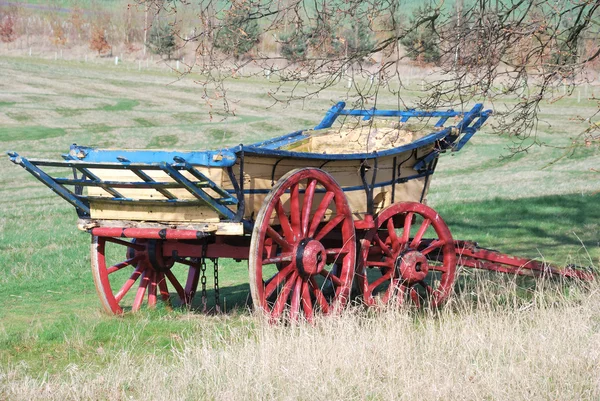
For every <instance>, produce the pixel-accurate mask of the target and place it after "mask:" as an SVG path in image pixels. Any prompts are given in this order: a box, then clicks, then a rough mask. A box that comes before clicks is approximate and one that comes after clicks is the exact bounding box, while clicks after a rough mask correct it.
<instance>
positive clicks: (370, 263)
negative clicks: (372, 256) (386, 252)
mask: <svg viewBox="0 0 600 401" xmlns="http://www.w3.org/2000/svg"><path fill="white" fill-rule="evenodd" d="M367 266H371V267H385V268H390V269H391V268H392V267H394V261H393V260H392V259H386V260H384V261H381V262H379V261H375V260H367Z"/></svg>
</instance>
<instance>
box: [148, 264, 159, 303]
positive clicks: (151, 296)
mask: <svg viewBox="0 0 600 401" xmlns="http://www.w3.org/2000/svg"><path fill="white" fill-rule="evenodd" d="M149 273H150V274H148V306H149V307H150V308H154V307H156V287H157V285H156V278H157V273H156V272H155V271H153V270H150V271H149Z"/></svg>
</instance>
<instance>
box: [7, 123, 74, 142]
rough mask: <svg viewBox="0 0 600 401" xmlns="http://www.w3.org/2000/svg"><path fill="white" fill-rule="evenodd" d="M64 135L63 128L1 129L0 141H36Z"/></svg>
mask: <svg viewBox="0 0 600 401" xmlns="http://www.w3.org/2000/svg"><path fill="white" fill-rule="evenodd" d="M65 134H66V131H65V130H64V129H63V128H49V127H44V126H24V127H23V126H18V127H3V128H2V131H0V141H2V142H12V141H35V140H38V139H48V138H56V137H59V136H63V135H65Z"/></svg>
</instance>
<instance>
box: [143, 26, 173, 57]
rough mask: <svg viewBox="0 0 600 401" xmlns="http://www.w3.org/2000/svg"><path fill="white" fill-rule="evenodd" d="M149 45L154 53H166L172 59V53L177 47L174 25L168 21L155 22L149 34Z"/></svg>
mask: <svg viewBox="0 0 600 401" xmlns="http://www.w3.org/2000/svg"><path fill="white" fill-rule="evenodd" d="M147 46H148V49H150V51H151V52H152V53H154V54H160V55H165V54H166V55H167V58H169V59H170V58H171V54H173V52H174V51H175V50H176V49H177V44H176V42H175V34H174V33H173V27H172V26H171V25H169V24H167V23H160V22H157V23H154V24H153V25H152V29H150V34H149V35H148V43H147Z"/></svg>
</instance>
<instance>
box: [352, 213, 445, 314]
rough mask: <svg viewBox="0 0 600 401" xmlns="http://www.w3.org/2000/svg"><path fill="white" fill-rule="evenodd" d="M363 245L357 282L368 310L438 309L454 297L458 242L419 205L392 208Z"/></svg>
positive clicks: (439, 220) (438, 219)
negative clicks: (396, 306)
mask: <svg viewBox="0 0 600 401" xmlns="http://www.w3.org/2000/svg"><path fill="white" fill-rule="evenodd" d="M361 245H362V247H361V256H362V257H361V261H360V262H359V263H360V266H359V267H358V274H357V280H358V285H359V289H360V290H362V293H363V300H364V302H365V303H366V304H367V305H376V304H387V303H389V302H391V301H394V302H398V303H403V302H404V301H405V300H407V299H408V300H410V301H412V302H413V303H414V304H415V305H416V306H417V307H423V306H425V305H426V304H427V305H429V306H432V307H435V306H438V305H440V304H441V303H443V302H444V301H445V300H446V299H447V298H448V296H449V295H450V294H451V292H452V287H453V285H454V278H455V274H456V253H455V249H454V241H453V239H452V235H451V234H450V230H449V229H448V226H447V225H446V223H444V221H443V220H442V218H441V217H440V216H439V215H438V214H437V212H436V211H434V210H433V209H431V208H430V207H427V206H425V205H423V204H421V203H415V202H404V203H396V204H393V205H390V206H388V207H387V208H385V209H384V210H383V211H381V213H379V215H377V217H376V218H375V228H373V229H371V230H369V231H368V232H367V234H366V236H365V239H364V240H362V241H361Z"/></svg>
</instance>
